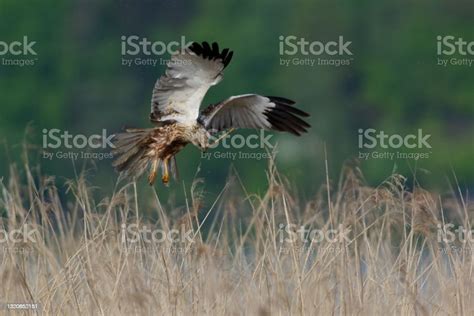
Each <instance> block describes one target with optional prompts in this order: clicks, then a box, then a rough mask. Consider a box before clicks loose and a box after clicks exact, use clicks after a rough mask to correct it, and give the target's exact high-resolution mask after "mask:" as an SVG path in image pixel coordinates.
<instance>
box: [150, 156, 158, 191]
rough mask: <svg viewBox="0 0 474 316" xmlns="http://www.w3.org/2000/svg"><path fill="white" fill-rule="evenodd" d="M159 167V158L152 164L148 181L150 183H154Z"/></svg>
mask: <svg viewBox="0 0 474 316" xmlns="http://www.w3.org/2000/svg"><path fill="white" fill-rule="evenodd" d="M157 167H158V159H154V160H153V162H152V165H151V172H150V175H149V176H148V183H149V184H150V185H153V183H154V182H155V179H156V169H157Z"/></svg>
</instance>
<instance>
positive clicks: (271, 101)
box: [199, 94, 311, 136]
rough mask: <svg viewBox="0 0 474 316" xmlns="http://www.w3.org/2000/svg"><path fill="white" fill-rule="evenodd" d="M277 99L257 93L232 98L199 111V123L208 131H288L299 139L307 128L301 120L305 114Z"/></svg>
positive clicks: (306, 115)
mask: <svg viewBox="0 0 474 316" xmlns="http://www.w3.org/2000/svg"><path fill="white" fill-rule="evenodd" d="M293 104H295V102H293V101H291V100H288V99H285V98H280V97H264V96H261V95H257V94H245V95H239V96H233V97H230V98H229V99H227V100H225V101H222V102H220V103H217V104H215V105H211V106H209V107H208V108H206V109H205V110H204V111H202V113H201V115H200V117H199V121H200V122H201V124H203V125H204V127H205V128H206V129H207V130H209V131H215V132H220V131H223V130H226V129H229V128H257V129H267V130H276V131H284V132H289V133H292V134H294V135H297V136H300V135H301V134H302V133H305V132H307V130H306V129H307V128H309V127H311V126H310V125H309V124H308V123H307V122H305V121H304V120H302V119H301V117H308V116H309V114H308V113H306V112H303V111H301V110H299V109H297V108H295V107H294V106H293Z"/></svg>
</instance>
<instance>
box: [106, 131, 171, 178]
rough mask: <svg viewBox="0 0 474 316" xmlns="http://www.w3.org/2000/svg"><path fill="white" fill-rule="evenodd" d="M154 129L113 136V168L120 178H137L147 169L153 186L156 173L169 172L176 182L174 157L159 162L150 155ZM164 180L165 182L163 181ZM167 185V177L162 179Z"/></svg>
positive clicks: (153, 140) (154, 140)
mask: <svg viewBox="0 0 474 316" xmlns="http://www.w3.org/2000/svg"><path fill="white" fill-rule="evenodd" d="M155 130H156V128H148V129H126V130H125V132H124V133H119V134H117V135H115V141H114V145H115V149H114V150H113V151H112V153H113V154H114V156H116V159H115V161H114V162H113V166H114V167H115V169H116V170H117V171H119V172H120V176H121V178H139V177H140V176H141V175H142V174H143V173H144V172H145V171H146V170H147V169H150V175H149V177H148V180H149V182H150V184H153V182H154V180H155V177H156V174H157V171H158V170H160V168H161V170H162V174H163V175H165V171H166V173H168V172H171V174H172V175H173V178H174V179H175V180H178V176H179V173H178V165H177V164H176V158H175V156H172V157H171V158H170V159H168V160H165V161H163V160H161V159H159V158H157V157H156V156H152V155H150V144H152V143H153V142H156V139H153V137H154V136H156V135H154V132H155ZM165 179H166V181H165ZM162 180H163V182H164V183H165V184H167V177H163V178H162Z"/></svg>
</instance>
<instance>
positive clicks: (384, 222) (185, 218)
mask: <svg viewBox="0 0 474 316" xmlns="http://www.w3.org/2000/svg"><path fill="white" fill-rule="evenodd" d="M341 174H342V176H341V178H340V179H335V180H334V179H329V177H327V181H326V183H324V184H323V185H322V186H321V189H320V190H319V192H315V193H314V195H313V197H312V198H311V199H310V200H308V201H301V200H299V199H298V198H296V196H297V194H296V191H295V188H291V187H290V186H289V185H288V182H287V181H286V180H285V178H284V177H283V176H282V175H280V174H279V173H278V171H277V170H276V168H275V166H274V165H273V164H272V162H270V165H269V167H268V171H267V179H268V189H267V190H266V192H264V193H260V194H259V195H256V194H252V193H250V192H247V191H246V189H245V183H242V182H241V181H240V178H239V177H238V175H234V176H232V177H230V178H229V181H228V183H227V185H226V186H225V187H224V188H223V190H222V192H221V194H220V195H219V197H218V198H217V200H216V201H215V202H214V203H212V204H210V205H208V204H206V203H203V197H204V195H205V183H203V182H202V181H200V180H196V181H195V182H194V183H193V185H192V186H191V187H189V188H184V189H183V190H186V196H187V198H186V200H185V201H182V203H181V207H174V206H169V205H168V203H164V202H163V201H160V199H159V193H160V190H165V189H166V188H163V187H161V186H158V185H157V187H156V188H155V189H153V188H149V187H147V188H145V189H148V190H149V191H147V192H145V193H146V195H147V196H148V198H147V199H138V198H137V185H136V184H135V183H133V182H132V183H121V184H119V185H117V188H116V190H115V191H114V192H111V193H110V195H108V196H103V197H101V198H97V197H95V194H94V193H95V191H96V190H97V189H96V188H94V187H92V186H91V185H90V184H88V183H87V181H86V180H85V178H84V176H80V175H79V176H78V178H76V179H73V180H70V181H69V182H68V193H67V197H68V199H67V201H61V202H60V196H59V193H58V189H57V187H56V185H55V179H54V178H53V177H46V176H41V175H39V174H38V171H36V170H35V171H33V170H32V169H30V168H29V166H28V165H27V164H25V165H24V166H18V167H15V166H12V167H11V168H10V173H9V175H7V176H6V177H4V178H3V179H2V181H1V182H0V211H1V212H2V216H3V217H2V219H1V220H2V223H1V224H2V225H1V226H0V227H2V228H3V236H2V235H0V237H1V238H2V243H1V244H0V245H1V249H0V259H1V261H0V284H1V285H0V303H2V304H3V305H1V306H0V308H1V310H0V313H3V314H9V315H16V314H42V315H472V314H473V313H474V296H473V292H472V289H473V288H474V283H473V280H474V278H473V270H474V265H473V260H472V258H473V257H472V252H471V249H472V248H471V242H470V241H467V242H466V243H462V242H461V241H460V240H458V239H456V240H454V241H453V242H440V240H439V234H440V231H439V228H438V225H443V224H446V223H453V224H455V225H462V226H463V227H468V228H469V229H470V227H471V217H472V216H473V212H474V208H473V205H472V204H469V202H468V201H467V200H466V197H465V194H464V192H463V191H462V190H461V189H459V188H458V187H457V186H456V185H453V186H452V187H453V189H452V191H451V192H447V193H442V194H435V193H430V192H427V191H425V190H423V189H422V188H420V187H416V188H415V189H412V190H410V191H408V190H407V189H406V187H407V186H406V185H405V181H406V179H405V178H404V177H403V176H401V175H397V174H393V175H392V176H391V177H389V178H388V179H386V180H385V181H384V182H383V183H381V184H380V185H379V186H377V187H370V186H367V185H366V183H365V181H364V179H363V176H362V175H361V173H360V171H359V169H358V168H357V167H356V166H353V167H344V170H343V171H342V173H341ZM177 186H179V184H178V185H177ZM139 188H142V187H139ZM141 210H147V211H151V212H152V213H154V214H155V217H156V218H157V220H151V219H150V217H146V216H145V214H144V212H142V211H141ZM147 216H148V215H147ZM24 225H27V227H28V229H30V230H33V231H34V234H33V235H32V236H31V239H33V240H34V242H33V241H31V240H29V239H27V240H26V241H25V242H19V241H16V240H15V241H12V240H11V238H6V235H7V234H8V233H9V232H11V231H13V230H14V229H18V228H21V227H24ZM124 225H125V226H124ZM133 225H138V226H133ZM145 226H146V227H147V229H150V230H151V231H152V232H153V234H155V235H153V236H152V237H154V239H153V238H151V241H150V236H149V234H147V233H146V232H142V233H141V234H140V235H134V234H132V233H130V232H129V231H128V229H129V228H130V227H135V228H136V227H141V228H143V229H144V227H145ZM300 226H303V227H304V228H307V229H310V230H311V231H313V230H314V229H319V230H320V232H322V233H323V234H324V233H326V232H329V230H330V229H339V230H341V229H346V230H350V233H349V234H348V236H349V238H339V239H338V238H332V239H331V240H329V238H323V239H322V240H319V239H318V240H317V241H314V242H311V240H310V241H309V242H306V243H304V242H303V240H301V239H299V238H290V237H291V236H293V237H295V236H296V233H294V234H290V233H287V232H285V231H284V230H285V229H286V228H287V227H291V228H292V229H293V228H294V229H297V228H298V227H300ZM282 227H286V228H283V230H282ZM174 229H175V230H174ZM158 232H159V233H158ZM169 232H173V234H172V236H173V237H177V236H178V237H182V236H184V235H185V233H188V235H186V236H187V238H182V240H174V241H171V240H170V239H169V238H161V237H163V236H164V235H167V234H168V233H169ZM189 232H190V233H189ZM137 236H139V238H136V237H137ZM282 236H283V237H284V238H282ZM314 236H319V235H313V237H314ZM334 236H335V235H333V237H334ZM14 237H15V238H16V239H21V238H20V237H25V236H21V235H19V234H17V235H15V236H14ZM132 237H133V238H132ZM175 239H176V238H175ZM290 239H292V240H291V241H290ZM336 239H337V240H336ZM7 303H9V304H14V303H36V304H38V307H37V310H36V311H35V310H33V309H29V310H27V311H24V310H23V311H19V310H13V309H12V308H15V307H18V306H17V305H8V306H7V305H5V304H7Z"/></svg>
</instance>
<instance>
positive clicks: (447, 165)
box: [0, 0, 474, 194]
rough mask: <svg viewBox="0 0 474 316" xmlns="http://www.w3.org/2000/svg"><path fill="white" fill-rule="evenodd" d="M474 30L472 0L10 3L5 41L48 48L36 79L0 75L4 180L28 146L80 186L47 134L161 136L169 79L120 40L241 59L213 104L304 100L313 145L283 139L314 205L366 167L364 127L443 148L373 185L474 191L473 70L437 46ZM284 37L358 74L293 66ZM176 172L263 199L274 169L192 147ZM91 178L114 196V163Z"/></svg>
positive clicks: (4, 5)
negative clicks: (134, 61)
mask: <svg viewBox="0 0 474 316" xmlns="http://www.w3.org/2000/svg"><path fill="white" fill-rule="evenodd" d="M473 18H474V3H473V2H472V1H467V0H462V1H457V2H456V3H452V2H448V1H428V0H422V1H401V2H381V1H339V2H334V1H311V0H307V1H303V0H299V1H291V2H290V1H281V0H280V1H274V0H258V1H251V0H248V1H242V0H239V1H236V0H231V1H210V0H205V1H171V0H164V1H151V0H146V1H143V0H142V1H131V0H118V1H112V0H107V1H92V0H77V1H61V2H57V1H50V0H46V1H37V0H33V1H13V0H2V1H1V2H0V30H1V31H0V34H1V38H0V40H1V41H5V42H9V41H15V40H19V39H21V38H22V37H23V36H25V35H27V36H28V38H29V39H30V40H32V41H36V44H35V50H36V51H37V56H35V57H36V58H37V60H36V63H35V65H34V66H28V67H27V66H25V67H13V66H0V91H1V93H0V103H1V114H0V133H1V135H2V141H3V142H4V143H5V144H6V146H4V150H2V152H1V154H0V159H1V162H2V163H1V166H0V168H1V169H0V170H1V173H0V175H5V174H6V172H7V170H8V164H9V163H11V162H14V161H19V157H20V156H19V155H20V151H21V144H22V143H23V142H24V140H25V137H26V139H27V142H28V143H29V144H30V145H31V149H32V150H31V151H30V158H31V159H32V160H33V161H35V162H36V163H38V162H39V163H40V164H41V166H42V168H43V169H44V170H45V172H47V173H49V174H54V175H57V176H58V177H59V178H62V177H65V178H68V177H73V176H74V169H73V163H72V162H71V161H70V160H66V159H63V160H53V161H48V160H45V159H42V158H41V146H42V139H41V137H42V130H43V129H51V128H58V129H63V130H68V131H70V132H71V133H82V134H91V133H99V132H100V131H101V130H102V129H103V128H105V129H107V130H108V131H111V132H117V131H119V130H120V129H121V128H122V127H123V126H136V127H149V126H150V123H149V121H148V113H149V100H150V97H151V90H152V87H153V85H154V83H155V81H156V79H157V78H158V77H159V76H160V75H161V74H162V73H163V71H164V67H163V66H158V67H151V66H133V67H126V66H122V65H121V58H122V55H121V37H122V36H130V35H137V36H140V37H146V38H148V39H150V40H153V41H158V40H160V41H164V42H169V41H178V40H179V39H180V38H181V36H185V37H186V39H187V40H196V41H204V40H206V41H209V42H213V41H217V42H218V43H219V44H220V46H221V47H229V48H231V49H232V50H234V59H233V61H232V63H231V65H230V66H229V67H228V69H227V70H226V72H225V80H223V81H222V82H221V83H220V84H219V85H218V86H216V87H214V88H211V90H210V91H209V93H208V95H207V97H206V99H205V104H208V103H213V102H217V101H219V100H222V99H224V98H226V97H228V96H230V95H235V94H242V93H252V92H255V93H261V94H264V95H280V96H286V97H288V98H290V99H294V100H296V101H297V102H298V105H300V106H301V107H302V108H303V109H304V110H306V111H307V112H309V113H311V114H312V117H311V118H310V122H311V124H312V126H313V128H312V129H311V132H310V134H309V135H304V136H302V137H300V138H295V137H293V136H291V135H275V137H274V139H275V140H278V152H279V153H278V155H277V162H278V164H279V167H280V170H281V171H282V172H283V173H285V175H287V176H288V177H289V179H290V181H291V182H292V183H294V184H296V185H297V186H298V187H299V188H300V189H301V190H302V191H303V192H305V194H313V193H314V192H315V191H316V190H317V188H318V187H319V186H320V185H321V183H322V182H323V181H324V177H325V167H324V160H325V157H326V156H327V159H328V162H329V167H330V176H331V178H333V179H337V177H338V174H339V172H340V170H341V167H342V165H343V163H344V162H345V161H347V160H348V159H352V158H354V157H357V156H358V152H359V148H358V130H359V129H361V128H362V129H366V128H374V129H377V130H384V131H386V132H387V133H393V134H407V133H416V131H417V130H418V129H423V131H424V132H426V133H427V134H431V135H432V136H431V138H430V143H431V145H432V149H430V152H431V154H430V158H429V159H422V160H418V161H414V160H403V159H402V160H397V161H391V160H387V159H371V160H368V161H362V162H361V168H362V170H363V171H364V173H365V175H366V178H367V180H368V181H369V182H370V183H378V182H379V181H381V180H383V179H385V178H386V177H388V176H389V175H390V174H391V173H392V172H393V171H394V170H396V171H397V172H401V173H403V174H405V175H407V176H410V175H412V174H413V173H414V172H415V170H420V172H417V177H418V178H419V180H420V181H421V182H422V183H423V184H424V185H426V186H432V187H441V188H442V187H444V186H445V185H446V177H451V176H452V173H453V172H454V173H455V174H456V176H457V178H458V180H459V182H460V184H461V185H463V186H470V187H472V186H473V185H474V180H473V179H474V177H473V176H474V167H473V166H472V157H473V156H474V142H473V140H474V107H473V104H474V90H473V84H474V75H473V67H468V66H451V67H440V66H438V65H437V64H436V62H437V57H438V56H437V50H436V49H437V48H436V44H437V42H436V38H437V36H438V35H453V36H456V37H462V38H464V39H467V40H470V41H474V29H473V28H472V21H473ZM282 35H283V36H288V35H295V36H298V37H304V38H306V39H308V40H311V41H315V40H318V41H323V42H324V41H331V40H335V39H337V38H338V37H339V36H343V37H344V38H345V39H347V40H349V41H351V42H352V43H351V51H352V52H353V56H352V57H353V61H352V63H351V65H349V66H340V67H333V66H314V67H309V66H290V67H284V66H281V65H280V64H279V59H280V55H279V37H280V36H282ZM0 57H1V56H0ZM468 57H469V56H468ZM470 57H471V58H474V57H473V56H470ZM27 127H28V128H27ZM25 134H26V136H25ZM82 163H83V162H80V161H76V162H75V164H76V166H75V167H76V168H78V169H80V168H81V165H82ZM178 163H179V165H180V169H181V177H182V179H183V180H185V183H186V182H187V183H190V181H191V180H192V179H193V178H194V177H195V174H196V170H197V169H198V167H199V166H200V170H201V171H200V172H199V176H201V177H204V178H205V179H206V183H207V187H208V191H210V192H213V194H217V193H218V192H219V188H222V186H223V184H224V182H225V179H226V177H227V176H228V171H229V167H230V166H233V167H235V169H236V170H237V171H238V172H239V174H240V176H241V177H242V180H244V182H245V183H246V184H248V185H249V188H250V189H252V190H256V191H258V190H260V188H262V186H263V185H264V184H265V181H266V174H265V167H266V165H267V163H266V161H264V160H262V161H257V160H236V161H230V160H226V159H214V160H211V161H206V160H203V159H200V153H199V152H198V151H197V150H196V149H194V148H191V147H190V148H186V149H185V152H184V153H182V154H180V155H179V156H178ZM89 167H92V166H89ZM93 169H94V172H91V178H92V179H93V180H92V181H94V182H95V183H97V184H100V185H102V186H105V187H113V185H114V182H115V180H116V174H115V172H114V171H113V170H112V167H111V161H110V160H104V161H95V162H94V168H93ZM176 187H177V188H178V190H182V189H181V188H180V185H177V186H176ZM161 190H162V191H164V190H163V189H161Z"/></svg>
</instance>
